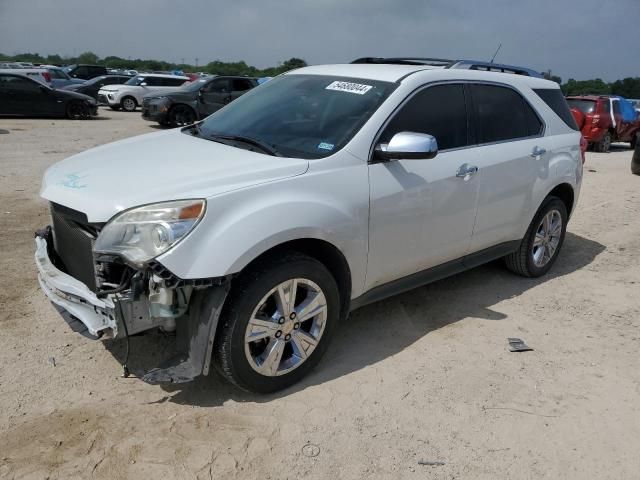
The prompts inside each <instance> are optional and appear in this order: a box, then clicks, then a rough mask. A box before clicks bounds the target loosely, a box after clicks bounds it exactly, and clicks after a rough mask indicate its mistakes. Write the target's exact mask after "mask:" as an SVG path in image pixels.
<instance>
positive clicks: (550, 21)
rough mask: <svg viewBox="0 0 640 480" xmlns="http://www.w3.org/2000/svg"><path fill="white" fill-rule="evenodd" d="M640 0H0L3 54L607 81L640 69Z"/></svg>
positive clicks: (637, 74)
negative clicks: (537, 73)
mask: <svg viewBox="0 0 640 480" xmlns="http://www.w3.org/2000/svg"><path fill="white" fill-rule="evenodd" d="M639 19H640V1H638V0H617V1H616V2H609V3H607V2H602V0H531V1H526V2H525V1H522V0H423V1H420V0H396V1H393V0H386V1H385V0H352V1H348V0H347V1H345V0H341V1H338V0H291V1H284V0H262V1H257V0H234V1H232V2H228V1H225V2H220V1H211V0H189V1H186V2H177V1H175V0H109V1H104V0H101V1H96V0H56V1H51V0H0V52H2V53H9V54H12V53H15V52H25V51H29V52H38V53H41V54H48V53H61V54H67V55H73V54H79V53H81V52H83V51H87V50H91V51H94V52H96V53H97V54H98V55H100V56H106V55H118V56H121V57H125V58H126V57H129V56H130V57H132V58H157V59H162V60H169V61H180V60H181V59H182V58H184V59H185V61H187V62H190V63H193V62H194V61H195V58H196V57H197V58H198V59H199V63H200V64H203V63H207V62H209V61H212V60H216V59H220V60H245V61H246V62H247V63H249V64H253V65H256V66H258V67H266V66H270V65H274V64H276V63H277V62H278V61H282V60H285V59H287V58H290V57H293V56H297V57H302V58H304V59H305V60H307V62H309V63H339V62H347V61H349V60H351V59H353V58H355V57H358V56H388V55H396V56H401V55H411V56H432V57H433V56H438V57H449V58H478V59H487V60H488V59H489V58H490V57H491V55H492V54H493V52H494V50H495V49H496V47H497V46H498V44H499V43H500V42H502V43H503V47H502V49H501V51H500V54H499V55H498V57H497V59H496V61H497V62H503V63H514V64H522V65H527V66H531V67H533V68H536V69H538V70H546V69H549V68H550V69H552V70H553V72H554V73H556V74H558V75H560V76H562V78H563V79H567V78H569V77H573V78H577V79H583V78H595V77H600V78H603V79H605V80H614V79H617V78H622V77H627V76H639V75H640V56H639V55H638V45H640V22H639Z"/></svg>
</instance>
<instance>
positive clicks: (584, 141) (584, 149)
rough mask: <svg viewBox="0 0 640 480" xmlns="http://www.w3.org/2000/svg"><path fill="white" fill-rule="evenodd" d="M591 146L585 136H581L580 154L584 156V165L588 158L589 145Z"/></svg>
mask: <svg viewBox="0 0 640 480" xmlns="http://www.w3.org/2000/svg"><path fill="white" fill-rule="evenodd" d="M588 146H589V142H587V139H586V138H584V137H582V136H581V137H580V155H581V156H582V164H583V165H584V162H585V160H586V155H587V147H588Z"/></svg>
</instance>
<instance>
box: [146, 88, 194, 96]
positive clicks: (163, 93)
mask: <svg viewBox="0 0 640 480" xmlns="http://www.w3.org/2000/svg"><path fill="white" fill-rule="evenodd" d="M182 92H183V90H181V89H180V87H167V88H158V89H156V90H153V91H152V92H149V93H145V94H144V95H143V96H142V98H155V97H164V96H166V95H168V94H170V93H182ZM184 93H189V92H184Z"/></svg>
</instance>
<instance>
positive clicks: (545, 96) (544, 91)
mask: <svg viewBox="0 0 640 480" xmlns="http://www.w3.org/2000/svg"><path fill="white" fill-rule="evenodd" d="M533 91H534V92H536V94H537V95H538V96H539V97H540V98H541V99H542V100H544V103H546V104H547V105H549V108H551V110H553V111H554V112H556V115H558V116H559V117H560V118H561V119H562V121H563V122H564V123H566V125H567V127H569V128H571V129H573V130H579V128H578V125H577V124H576V120H575V118H573V115H572V114H571V110H569V104H567V100H566V99H565V98H564V95H562V91H561V90H560V89H559V88H534V89H533ZM594 105H595V104H594Z"/></svg>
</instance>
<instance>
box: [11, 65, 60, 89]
mask: <svg viewBox="0 0 640 480" xmlns="http://www.w3.org/2000/svg"><path fill="white" fill-rule="evenodd" d="M0 73H18V74H20V75H24V76H25V77H29V78H32V79H33V80H36V81H38V82H40V83H42V84H43V85H47V86H49V87H52V88H53V87H54V85H52V84H51V73H50V72H49V71H48V70H47V69H46V68H3V69H0Z"/></svg>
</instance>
